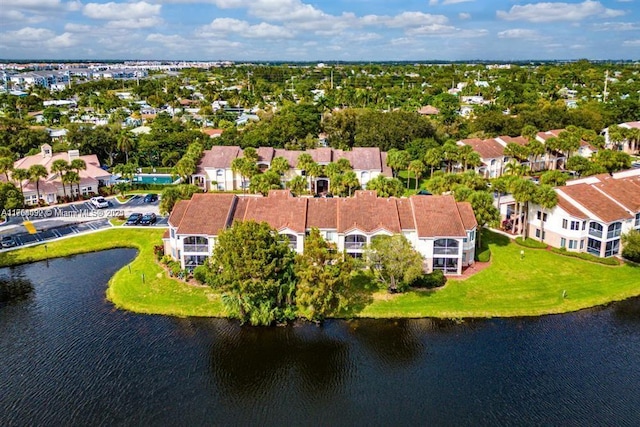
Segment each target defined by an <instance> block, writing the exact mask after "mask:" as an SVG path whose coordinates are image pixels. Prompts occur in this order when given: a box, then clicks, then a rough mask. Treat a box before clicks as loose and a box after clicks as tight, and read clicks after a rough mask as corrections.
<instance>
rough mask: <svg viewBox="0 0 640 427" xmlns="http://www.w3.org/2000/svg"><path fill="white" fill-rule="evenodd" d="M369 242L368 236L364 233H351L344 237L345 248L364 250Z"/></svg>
mask: <svg viewBox="0 0 640 427" xmlns="http://www.w3.org/2000/svg"><path fill="white" fill-rule="evenodd" d="M366 244H367V237H366V236H363V235H362V234H351V235H349V236H346V237H345V238H344V248H345V249H347V250H349V249H356V250H362V249H364V247H365V246H366Z"/></svg>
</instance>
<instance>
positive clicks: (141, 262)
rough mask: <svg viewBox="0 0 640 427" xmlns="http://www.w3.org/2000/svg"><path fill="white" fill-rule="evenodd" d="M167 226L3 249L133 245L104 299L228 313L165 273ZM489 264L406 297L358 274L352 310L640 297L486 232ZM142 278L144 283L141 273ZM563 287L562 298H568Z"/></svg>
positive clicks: (407, 312)
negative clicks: (161, 253) (160, 256)
mask: <svg viewBox="0 0 640 427" xmlns="http://www.w3.org/2000/svg"><path fill="white" fill-rule="evenodd" d="M162 233H163V230H158V229H138V228H135V229H134V228H131V229H128V228H123V227H117V228H112V229H108V230H105V231H100V232H96V233H91V234H84V235H81V236H78V237H73V238H68V239H62V240H58V241H55V242H49V243H47V245H46V246H47V247H46V249H45V245H44V244H42V245H38V246H34V247H30V248H23V249H18V250H15V251H9V252H3V253H1V254H0V266H8V265H15V264H22V263H28V262H34V261H39V260H43V259H46V258H54V257H58V256H67V255H73V254H77V253H83V252H93V251H99V250H104V249H109V248H113V247H133V248H136V249H138V250H139V254H138V256H137V257H136V259H135V260H134V261H132V262H131V264H130V267H131V272H129V266H125V267H124V268H122V269H121V270H120V271H118V272H117V273H116V274H115V275H114V277H113V278H112V279H111V280H110V282H109V288H108V289H107V298H108V299H109V300H110V301H112V302H113V303H114V304H115V305H116V306H117V307H119V308H122V309H126V310H130V311H134V312H138V313H149V314H165V315H175V316H210V317H222V316H224V309H223V306H222V303H221V301H220V296H219V294H217V293H216V292H214V291H212V290H211V289H209V288H207V287H199V286H191V285H187V284H185V283H183V282H180V281H177V280H174V279H172V278H169V277H167V275H166V274H165V272H164V270H163V268H162V267H161V266H160V265H159V264H158V263H157V262H156V261H155V257H154V254H153V247H154V245H158V244H160V243H161V240H160V239H161V236H162ZM485 236H486V237H485V238H487V239H488V241H489V246H490V247H491V252H492V265H491V266H490V267H489V268H487V269H485V270H483V271H481V272H480V273H477V274H476V275H475V276H473V277H470V278H468V279H466V280H455V279H450V280H449V281H448V283H447V285H446V286H445V287H444V288H443V289H439V290H435V291H427V290H419V291H411V292H408V293H406V294H402V295H390V294H388V293H386V292H377V293H373V292H372V291H368V290H366V289H367V288H368V289H370V288H371V286H370V285H367V284H366V283H364V282H363V280H365V279H364V276H365V275H362V274H361V275H358V278H357V280H358V281H359V282H361V283H359V284H358V286H359V288H360V289H362V291H361V292H355V291H354V292H353V295H352V298H353V300H352V301H353V304H352V311H351V312H350V313H349V317H350V316H358V317H378V318H392V317H441V318H463V317H511V316H535V315H541V314H551V313H563V312H569V311H575V310H579V309H582V308H587V307H593V306H597V305H602V304H606V303H608V302H612V301H617V300H622V299H625V298H628V297H632V296H637V295H640V267H637V266H636V267H633V266H631V265H623V266H619V267H610V266H605V265H601V264H595V263H590V262H587V261H584V260H580V259H576V258H569V257H565V256H561V255H558V254H554V253H552V252H549V251H546V250H544V249H527V248H525V249H524V251H525V256H524V259H520V250H523V248H522V247H521V246H518V245H516V244H514V243H512V242H509V240H508V239H507V238H506V237H503V236H500V235H497V234H494V233H490V232H488V233H486V234H485ZM143 273H144V276H145V280H144V283H143V282H142V274H143ZM563 292H564V293H565V297H564V298H563Z"/></svg>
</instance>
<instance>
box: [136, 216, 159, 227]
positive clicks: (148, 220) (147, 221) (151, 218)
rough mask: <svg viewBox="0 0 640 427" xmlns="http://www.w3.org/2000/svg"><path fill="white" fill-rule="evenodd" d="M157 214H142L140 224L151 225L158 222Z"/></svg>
mask: <svg viewBox="0 0 640 427" xmlns="http://www.w3.org/2000/svg"><path fill="white" fill-rule="evenodd" d="M156 220H157V218H156V214H154V213H146V214H144V215H143V216H142V219H141V220H140V225H151V224H155V223H156Z"/></svg>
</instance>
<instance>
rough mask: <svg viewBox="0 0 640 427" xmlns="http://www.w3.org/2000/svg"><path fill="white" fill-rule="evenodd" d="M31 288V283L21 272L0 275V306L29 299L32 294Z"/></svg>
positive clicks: (32, 288)
mask: <svg viewBox="0 0 640 427" xmlns="http://www.w3.org/2000/svg"><path fill="white" fill-rule="evenodd" d="M13 272H14V270H12V273H13ZM33 290H34V287H33V283H32V282H31V281H30V280H29V279H27V278H26V277H24V276H23V275H22V273H18V274H16V275H14V274H11V276H10V277H0V307H2V306H3V305H5V304H11V303H16V302H19V301H24V300H27V299H29V298H30V297H31V296H32V295H33Z"/></svg>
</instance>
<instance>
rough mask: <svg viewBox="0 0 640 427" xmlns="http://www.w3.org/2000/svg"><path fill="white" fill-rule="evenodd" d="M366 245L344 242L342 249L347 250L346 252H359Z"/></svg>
mask: <svg viewBox="0 0 640 427" xmlns="http://www.w3.org/2000/svg"><path fill="white" fill-rule="evenodd" d="M366 245H367V244H366V243H364V242H345V244H344V248H345V249H347V250H348V249H359V250H362V249H364V247H365V246H366Z"/></svg>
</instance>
